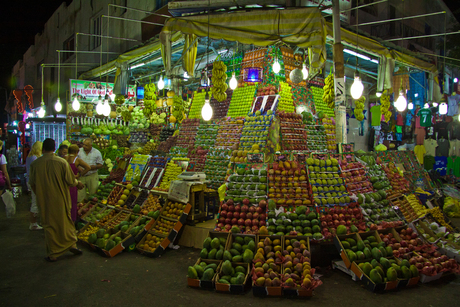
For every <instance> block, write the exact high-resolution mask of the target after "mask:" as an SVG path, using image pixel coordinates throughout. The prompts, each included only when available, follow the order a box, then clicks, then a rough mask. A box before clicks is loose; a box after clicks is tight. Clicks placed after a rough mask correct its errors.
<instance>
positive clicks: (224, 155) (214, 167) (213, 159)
mask: <svg viewBox="0 0 460 307" xmlns="http://www.w3.org/2000/svg"><path fill="white" fill-rule="evenodd" d="M231 153H232V152H231V150H230V149H216V148H214V149H211V150H210V151H209V152H208V155H207V157H206V164H205V167H204V170H203V171H204V172H205V174H206V180H209V181H210V184H207V186H208V187H210V188H211V189H216V190H217V189H218V188H219V187H220V186H221V185H222V184H223V183H224V181H225V178H226V176H227V166H228V163H229V162H230V155H231Z"/></svg>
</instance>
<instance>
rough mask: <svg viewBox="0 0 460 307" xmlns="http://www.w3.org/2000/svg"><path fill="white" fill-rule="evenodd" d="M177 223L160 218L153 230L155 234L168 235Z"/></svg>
mask: <svg viewBox="0 0 460 307" xmlns="http://www.w3.org/2000/svg"><path fill="white" fill-rule="evenodd" d="M175 224H176V222H173V221H169V220H167V219H164V218H160V219H159V220H158V222H157V223H156V224H155V226H154V228H153V232H156V233H159V234H163V235H168V234H169V232H170V231H171V229H173V227H174V225H175Z"/></svg>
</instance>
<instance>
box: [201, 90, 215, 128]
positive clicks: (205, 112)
mask: <svg viewBox="0 0 460 307" xmlns="http://www.w3.org/2000/svg"><path fill="white" fill-rule="evenodd" d="M201 117H202V118H203V119H204V120H205V121H208V120H210V119H211V117H212V107H211V104H209V94H208V93H207V92H206V95H205V96H204V105H203V108H202V109H201Z"/></svg>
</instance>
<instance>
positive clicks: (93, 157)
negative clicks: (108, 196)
mask: <svg viewBox="0 0 460 307" xmlns="http://www.w3.org/2000/svg"><path fill="white" fill-rule="evenodd" d="M78 157H79V158H80V159H82V160H83V161H85V162H86V163H88V164H89V166H90V167H91V170H90V171H89V172H87V173H86V174H85V175H84V176H81V177H80V180H81V182H82V183H83V184H84V185H85V188H84V189H83V190H80V191H78V202H81V201H82V200H83V199H85V198H87V196H89V195H92V194H94V193H96V191H97V187H98V186H99V175H98V173H97V170H98V169H100V168H101V167H102V166H103V164H104V161H103V160H102V155H101V152H100V151H99V150H97V149H96V148H93V140H91V139H85V140H84V141H83V147H82V148H80V151H79V153H78Z"/></svg>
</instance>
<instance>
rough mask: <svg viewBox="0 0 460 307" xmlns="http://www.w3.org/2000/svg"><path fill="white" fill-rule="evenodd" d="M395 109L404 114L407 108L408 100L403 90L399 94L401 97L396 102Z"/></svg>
mask: <svg viewBox="0 0 460 307" xmlns="http://www.w3.org/2000/svg"><path fill="white" fill-rule="evenodd" d="M395 107H396V109H397V110H398V111H399V112H403V111H404V110H406V108H407V100H406V97H404V92H403V90H402V89H401V91H400V92H399V97H398V99H397V100H396V102H395Z"/></svg>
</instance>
